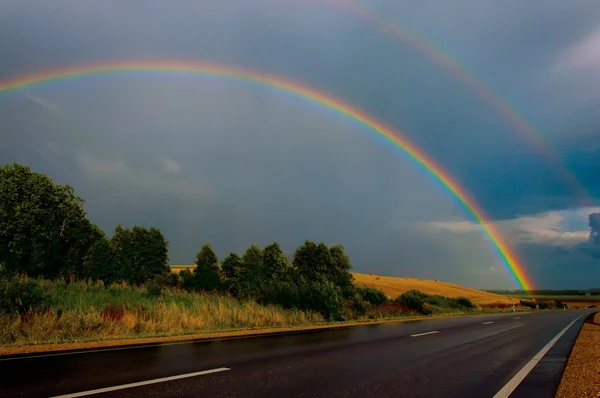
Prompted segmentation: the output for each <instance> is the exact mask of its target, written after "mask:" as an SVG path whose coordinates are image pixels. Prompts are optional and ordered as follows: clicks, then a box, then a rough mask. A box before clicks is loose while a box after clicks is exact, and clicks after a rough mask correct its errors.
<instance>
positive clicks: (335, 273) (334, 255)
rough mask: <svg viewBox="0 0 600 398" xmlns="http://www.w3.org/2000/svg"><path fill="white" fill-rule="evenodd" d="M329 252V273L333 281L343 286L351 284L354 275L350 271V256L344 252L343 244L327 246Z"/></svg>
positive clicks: (346, 286)
mask: <svg viewBox="0 0 600 398" xmlns="http://www.w3.org/2000/svg"><path fill="white" fill-rule="evenodd" d="M329 254H330V256H331V257H330V258H331V264H330V270H329V274H330V275H331V278H332V281H333V283H335V284H336V285H338V286H340V287H341V288H342V289H343V288H348V287H351V286H352V282H353V281H354V277H353V276H352V274H351V273H350V271H351V270H352V263H351V262H350V257H348V255H347V254H346V253H344V246H342V245H337V246H332V247H331V248H329Z"/></svg>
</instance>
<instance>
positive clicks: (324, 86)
mask: <svg viewBox="0 0 600 398" xmlns="http://www.w3.org/2000/svg"><path fill="white" fill-rule="evenodd" d="M353 1H354V0H348V1H346V0H306V1H302V2H299V1H291V0H255V1H253V2H247V1H241V0H235V1H234V0H226V1H223V0H214V1H213V0H203V1H202V2H197V1H192V0H185V1H184V0H180V1H176V0H174V1H171V2H168V4H167V3H166V2H163V1H158V0H153V1H146V2H144V7H140V6H139V4H137V3H135V2H122V1H108V0H106V1H101V2H100V1H97V2H82V1H79V0H55V1H52V2H46V1H41V0H28V1H25V2H24V1H22V0H4V1H2V2H0V54H1V56H0V86H1V85H2V82H3V81H7V80H10V79H13V78H16V77H18V76H22V75H26V74H30V73H38V72H43V71H44V70H48V69H52V68H60V67H67V66H74V65H84V64H93V63H99V62H110V61H124V60H132V59H157V60H188V61H203V62H213V63H219V64H223V65H229V66H235V67H239V68H248V69H251V70H255V71H260V72H262V73H268V74H273V75H277V76H280V77H284V78H287V79H291V80H293V81H296V82H300V83H301V84H303V85H306V86H310V87H312V88H314V89H318V90H320V91H322V92H326V93H329V94H330V95H333V96H335V97H336V98H339V99H341V100H343V101H345V102H346V103H349V104H352V105H353V106H355V107H356V108H359V109H361V110H362V111H363V112H365V113H367V114H369V115H371V116H372V117H374V118H376V119H377V120H380V121H381V122H383V123H385V124H387V125H388V126H391V127H392V128H394V129H395V130H396V131H399V132H402V133H403V134H404V136H405V137H406V138H407V139H409V140H410V141H411V142H413V143H415V144H416V145H418V146H419V147H420V148H422V149H423V150H424V151H425V152H426V153H427V154H428V155H429V156H430V157H432V158H433V159H435V160H436V161H437V162H438V163H439V164H441V165H442V166H443V167H444V169H445V170H447V171H448V172H449V173H451V174H452V175H453V176H454V177H455V178H456V180H457V181H459V182H460V183H461V184H462V185H463V186H464V188H465V189H466V191H468V192H469V193H470V194H471V196H472V197H473V198H475V200H476V201H477V202H478V203H479V204H480V205H481V207H482V208H483V209H485V211H486V213H487V214H488V215H489V217H490V220H489V223H493V224H494V225H495V226H497V227H498V228H499V229H500V230H501V231H502V232H503V234H504V236H505V237H506V239H507V241H508V242H509V243H510V245H511V247H512V248H513V249H514V250H515V251H516V253H517V254H518V255H519V257H520V259H521V261H522V263H523V265H524V267H525V268H526V269H527V272H528V273H529V274H530V275H531V279H532V281H533V282H534V285H535V286H536V287H540V288H590V287H598V286H600V260H599V259H598V258H594V257H593V256H590V255H589V253H588V251H585V250H582V249H581V248H582V247H583V246H585V245H586V244H587V243H586V242H587V241H588V238H589V227H588V216H589V214H591V213H595V212H600V201H598V200H597V197H598V193H600V180H598V178H597V176H598V173H599V172H600V152H599V151H600V125H599V122H600V114H598V112H596V111H595V110H596V109H597V108H598V106H600V74H599V73H598V71H599V70H600V8H599V7H597V3H596V2H595V1H587V0H576V1H571V2H547V1H542V0H531V1H527V2H523V1H520V0H509V1H503V2H497V1H487V0H486V1H476V0H452V1H449V2H443V3H440V2H439V1H420V2H411V1H374V0H368V1H362V2H361V3H362V5H363V6H366V7H368V8H369V9H371V10H372V11H374V12H375V13H376V14H379V15H380V16H384V17H385V18H386V22H385V23H382V22H381V21H380V20H379V21H378V20H377V18H375V19H374V18H367V17H365V16H364V14H361V13H357V12H356V10H357V7H356V2H354V3H355V4H352V2H353ZM348 3H350V5H349V4H348ZM386 23H387V24H398V25H401V26H402V27H404V29H407V30H408V31H410V32H412V34H413V35H415V36H416V37H419V38H420V39H423V40H426V41H428V42H429V43H431V44H432V45H433V46H435V47H436V48H438V49H440V50H441V51H443V52H444V53H445V54H446V55H448V56H450V57H452V59H455V60H457V61H458V62H459V63H460V64H461V65H463V66H464V67H466V68H467V69H468V70H469V71H471V72H472V73H473V74H474V75H476V76H477V77H478V78H479V79H480V80H481V81H482V82H483V83H484V84H485V85H486V86H487V87H488V88H489V89H490V90H492V91H493V92H494V93H496V95H498V96H499V97H501V98H502V101H504V103H506V104H509V105H510V106H511V107H512V108H514V109H515V110H516V111H517V112H518V114H520V115H521V116H522V117H523V119H525V120H526V121H527V122H528V123H529V124H530V125H532V126H534V127H535V128H536V130H537V131H539V134H540V136H541V137H542V139H543V141H544V142H545V143H546V145H547V148H548V150H549V151H550V154H551V156H549V155H548V153H545V152H543V151H541V150H540V148H539V147H537V146H535V145H532V143H531V142H530V141H528V140H527V139H526V138H525V137H524V136H523V135H522V134H521V133H520V132H519V131H518V129H517V128H515V126H514V124H511V122H510V121H509V120H507V118H506V117H504V116H503V115H502V114H501V113H499V112H498V110H497V109H495V108H494V107H492V106H490V104H489V103H488V102H486V101H485V100H484V99H483V98H482V97H481V95H480V94H479V93H478V92H476V91H474V90H472V89H471V88H470V87H469V86H468V85H466V84H465V82H464V81H462V80H460V79H458V78H457V76H456V75H454V74H452V73H450V72H449V71H448V69H447V68H444V67H442V66H440V65H439V64H438V63H436V62H434V61H433V60H432V59H431V57H428V56H427V55H426V54H424V53H423V51H420V50H419V49H418V48H415V47H414V46H411V45H410V44H408V43H407V42H406V41H402V40H399V39H398V37H397V36H394V35H393V34H391V33H390V29H386V25H385V24H386ZM550 27H551V29H550ZM0 160H2V163H3V164H6V163H9V162H13V161H16V162H19V163H22V164H26V165H29V166H31V167H32V169H33V170H34V171H38V172H41V173H46V174H48V175H49V176H51V177H52V178H53V179H54V181H56V182H58V183H64V184H70V185H72V186H74V187H75V189H76V192H77V193H78V194H79V195H80V196H82V197H83V198H85V199H86V204H85V207H86V210H87V212H88V215H89V217H90V218H91V220H92V221H93V222H95V223H96V224H98V225H99V226H100V227H101V228H103V229H104V230H105V231H106V232H107V233H108V234H109V235H110V234H111V233H112V231H113V229H114V227H115V226H116V225H117V224H122V225H123V226H133V225H145V226H156V227H159V228H160V229H161V230H162V231H163V233H164V234H165V236H166V238H167V240H168V241H169V242H170V250H169V257H170V263H171V264H191V263H192V262H193V261H194V257H195V253H196V252H197V251H198V250H199V249H200V247H201V245H202V244H203V243H210V244H211V245H212V246H213V248H214V249H215V250H216V252H217V254H218V256H219V257H220V258H223V257H224V256H226V255H227V254H228V253H229V252H232V251H233V252H237V253H242V252H243V251H244V249H245V248H246V247H247V246H249V245H250V244H252V243H254V244H258V245H260V246H264V245H266V244H268V243H271V242H273V241H278V242H279V243H280V244H281V245H282V247H283V249H284V251H285V252H286V253H288V254H291V253H293V251H294V250H295V247H297V246H299V245H300V244H302V243H303V242H304V240H306V239H309V240H314V241H324V242H326V243H328V244H342V245H344V246H345V248H346V251H347V253H348V254H349V255H350V258H351V260H352V263H353V265H354V268H355V270H356V271H358V272H368V273H371V272H373V273H375V274H379V275H391V276H411V277H419V278H431V279H440V280H444V281H448V282H454V283H459V284H464V285H468V286H472V287H477V288H486V289H511V288H514V287H515V285H514V281H513V280H512V279H511V277H510V275H509V274H508V272H507V270H506V269H505V266H504V264H503V263H502V261H501V260H500V259H499V258H498V256H497V254H495V252H494V251H493V250H492V248H491V247H490V244H489V243H488V242H487V241H486V240H485V239H484V237H483V235H482V233H481V231H480V229H479V226H478V225H477V224H476V223H475V222H474V221H473V219H471V218H469V216H468V215H467V214H466V213H465V212H464V211H463V210H462V209H461V208H460V207H459V206H457V203H456V200H455V199H454V198H453V197H452V196H451V195H449V194H448V192H447V191H445V190H444V189H443V188H442V186H441V185H440V183H439V182H436V181H435V180H434V179H433V178H432V176H431V175H430V174H428V173H427V172H425V171H424V170H423V169H421V168H419V167H417V166H416V164H415V162H414V161H411V159H410V158H409V157H407V156H406V155H405V154H403V153H402V152H401V151H400V150H399V149H397V148H395V147H394V146H392V145H391V144H389V143H386V142H385V141H384V140H383V139H382V138H380V137H378V136H377V135H376V134H375V133H373V132H372V131H370V130H369V129H368V128H366V127H364V126H361V125H359V124H358V123H357V122H355V121H352V120H349V119H348V118H346V117H344V116H343V115H341V114H339V113H336V112H335V111H333V110H331V109H326V108H325V107H324V106H322V105H318V104H315V103H311V102H310V101H307V100H303V99H299V98H297V97H294V96H292V95H289V94H285V93H282V92H280V91H278V90H275V89H273V88H272V87H267V86H264V85H262V86H261V85H258V84H252V83H248V82H243V81H239V80H234V79H227V78H223V77H210V76H205V75H191V74H183V73H173V72H171V73H156V72H135V73H122V74H106V75H96V76H87V77H78V78H72V79H66V80H61V81H55V82H47V83H43V84H36V85H30V86H27V87H24V88H21V89H18V90H15V91H11V92H8V93H1V92H0ZM564 170H568V174H565V173H563V172H562V171H564ZM565 175H572V176H575V179H576V181H577V183H576V184H577V186H579V187H582V188H583V190H584V192H585V193H586V198H584V199H582V197H581V194H580V193H578V192H575V191H576V190H575V189H574V188H573V182H572V181H571V180H568V181H567V179H566V178H565V177H564V176H565Z"/></svg>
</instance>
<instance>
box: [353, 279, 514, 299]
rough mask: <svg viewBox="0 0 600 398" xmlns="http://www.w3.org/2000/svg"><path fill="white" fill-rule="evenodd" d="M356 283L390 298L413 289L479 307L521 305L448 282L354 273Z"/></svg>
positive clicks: (502, 297)
mask: <svg viewBox="0 0 600 398" xmlns="http://www.w3.org/2000/svg"><path fill="white" fill-rule="evenodd" d="M352 275H354V283H355V284H357V285H365V286H368V287H374V288H377V289H381V290H383V292H384V293H385V294H387V295H388V296H390V297H392V298H395V297H397V296H399V295H401V294H402V293H404V292H406V291H409V290H411V289H417V290H420V291H422V292H424V293H427V294H437V295H440V296H446V297H461V296H462V297H466V298H468V299H470V300H471V301H472V302H473V303H474V304H477V305H486V306H489V305H496V304H498V305H511V304H512V303H513V302H514V303H519V300H518V299H515V298H511V297H507V296H502V295H499V294H494V293H488V292H484V291H482V290H477V289H472V288H469V287H464V286H460V285H455V284H452V283H447V282H439V281H432V280H427V279H415V278H408V277H404V278H395V277H391V276H377V275H368V274H358V273H352Z"/></svg>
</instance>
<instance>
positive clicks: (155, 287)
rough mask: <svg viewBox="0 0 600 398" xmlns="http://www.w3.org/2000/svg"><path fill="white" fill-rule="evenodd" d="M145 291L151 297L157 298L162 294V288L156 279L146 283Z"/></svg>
mask: <svg viewBox="0 0 600 398" xmlns="http://www.w3.org/2000/svg"><path fill="white" fill-rule="evenodd" d="M146 291H147V292H148V294H149V295H150V296H152V297H159V296H160V295H161V294H162V288H161V287H160V284H159V283H158V281H157V280H156V279H155V280H153V281H151V282H150V283H148V286H147V287H146Z"/></svg>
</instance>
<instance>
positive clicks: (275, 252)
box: [263, 242, 289, 276]
mask: <svg viewBox="0 0 600 398" xmlns="http://www.w3.org/2000/svg"><path fill="white" fill-rule="evenodd" d="M288 266H289V264H288V261H287V258H286V256H285V254H284V253H283V250H281V247H280V246H279V243H277V242H273V243H272V244H270V245H267V246H265V248H264V249H263V267H264V270H265V273H266V274H267V275H269V276H278V275H282V274H283V273H285V271H286V269H287V268H288Z"/></svg>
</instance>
